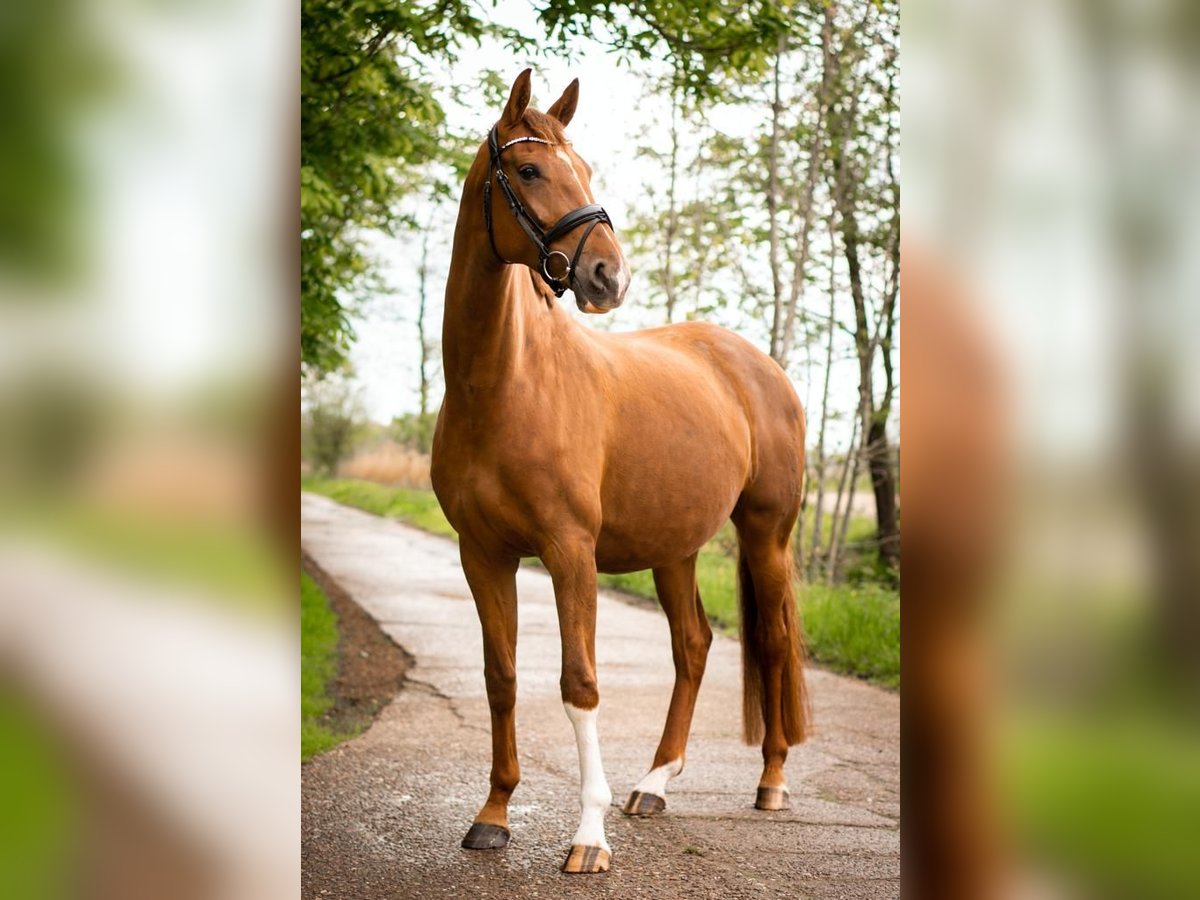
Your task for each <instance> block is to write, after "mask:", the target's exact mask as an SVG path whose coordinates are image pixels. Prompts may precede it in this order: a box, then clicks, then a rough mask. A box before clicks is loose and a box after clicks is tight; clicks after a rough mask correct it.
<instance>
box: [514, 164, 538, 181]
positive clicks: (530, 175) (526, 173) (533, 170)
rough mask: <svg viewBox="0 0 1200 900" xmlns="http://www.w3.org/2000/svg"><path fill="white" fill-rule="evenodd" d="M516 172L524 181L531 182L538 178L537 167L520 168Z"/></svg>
mask: <svg viewBox="0 0 1200 900" xmlns="http://www.w3.org/2000/svg"><path fill="white" fill-rule="evenodd" d="M517 172H518V173H519V174H520V176H521V177H522V178H524V179H525V180H526V181H533V179H535V178H537V177H538V170H537V166H521V168H520V169H518V170H517Z"/></svg>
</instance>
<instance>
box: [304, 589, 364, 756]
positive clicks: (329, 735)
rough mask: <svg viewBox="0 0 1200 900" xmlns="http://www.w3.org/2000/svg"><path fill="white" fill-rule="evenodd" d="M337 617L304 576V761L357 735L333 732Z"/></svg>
mask: <svg viewBox="0 0 1200 900" xmlns="http://www.w3.org/2000/svg"><path fill="white" fill-rule="evenodd" d="M337 647H338V624H337V616H336V615H334V612H333V610H332V609H331V608H330V606H329V600H328V599H327V598H326V597H325V595H324V594H323V593H322V592H321V589H320V588H319V587H317V583H316V582H315V581H313V580H312V579H311V578H309V577H308V575H307V574H305V573H303V572H301V573H300V759H301V761H304V760H307V759H309V758H311V757H313V756H315V755H316V754H318V753H323V752H324V751H326V750H329V749H330V748H332V747H336V746H337V745H338V744H340V743H341V742H342V741H344V740H346V739H347V738H351V737H353V736H354V734H353V733H345V732H341V731H336V730H334V729H331V728H330V727H329V726H328V725H327V724H326V723H325V714H326V713H328V712H329V710H330V709H332V708H333V699H332V698H331V697H330V696H329V685H330V683H331V682H332V681H333V680H334V679H335V678H337V669H338V652H337Z"/></svg>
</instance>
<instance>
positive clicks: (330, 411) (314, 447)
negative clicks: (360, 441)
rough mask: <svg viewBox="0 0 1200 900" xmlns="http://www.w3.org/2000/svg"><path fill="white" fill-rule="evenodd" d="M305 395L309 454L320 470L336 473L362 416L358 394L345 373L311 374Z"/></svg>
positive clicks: (309, 457)
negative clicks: (323, 375)
mask: <svg viewBox="0 0 1200 900" xmlns="http://www.w3.org/2000/svg"><path fill="white" fill-rule="evenodd" d="M305 395H306V396H305V401H306V405H307V409H306V411H305V417H304V418H305V426H306V428H305V431H306V434H305V444H306V450H307V454H306V455H307V456H308V459H309V461H310V462H311V463H312V466H313V468H314V469H315V470H316V471H317V472H318V473H320V474H322V475H329V476H333V475H336V474H337V468H338V463H340V462H341V461H342V460H343V459H345V457H346V454H347V453H348V452H349V451H350V445H351V443H352V442H353V439H354V435H355V432H356V431H357V430H358V428H359V426H360V425H361V423H362V420H363V414H362V409H361V407H360V406H359V402H358V398H357V396H356V395H355V392H354V390H353V389H352V388H351V387H350V384H349V383H348V380H347V378H346V377H344V376H331V377H322V378H317V377H315V376H310V377H309V378H308V379H306V383H305Z"/></svg>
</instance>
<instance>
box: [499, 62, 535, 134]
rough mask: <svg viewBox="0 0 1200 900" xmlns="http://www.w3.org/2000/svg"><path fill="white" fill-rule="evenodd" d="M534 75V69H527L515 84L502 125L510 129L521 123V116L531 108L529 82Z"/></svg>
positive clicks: (501, 118)
mask: <svg viewBox="0 0 1200 900" xmlns="http://www.w3.org/2000/svg"><path fill="white" fill-rule="evenodd" d="M532 75H533V69H526V70H525V71H524V72H522V73H521V74H520V75H518V76H517V80H516V81H514V82H513V86H512V93H511V94H509V95H508V104H507V105H506V106H505V107H504V115H502V116H501V117H500V121H501V123H503V124H504V125H506V126H508V127H510V128H511V127H512V126H513V125H516V124H517V123H518V122H520V121H521V116H523V115H525V109H526V108H527V107H528V106H529V100H530V98H531V96H532V94H531V92H530V90H529V80H530V78H531V76H532Z"/></svg>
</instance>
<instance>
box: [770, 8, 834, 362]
mask: <svg viewBox="0 0 1200 900" xmlns="http://www.w3.org/2000/svg"><path fill="white" fill-rule="evenodd" d="M835 9H836V5H835V4H834V3H830V4H829V5H828V6H827V7H826V8H825V21H824V23H823V24H822V26H821V58H822V60H823V65H822V69H821V85H820V87H819V88H818V90H817V121H816V122H815V123H814V124H813V133H812V140H811V141H809V147H808V175H807V177H806V178H805V180H804V193H803V195H802V196H801V198H800V205H799V207H798V208H797V209H798V211H799V213H800V218H801V224H800V233H799V235H798V240H797V242H796V257H795V259H794V261H793V265H792V287H791V293H790V294H789V296H788V302H787V318H786V319H785V321H784V323H783V335H782V336H781V338H780V347H779V358H780V361H781V362H782V363H783V364H784V365H786V361H787V358H788V356H789V355H790V354H791V351H792V342H793V340H794V338H795V331H796V310H797V308H798V307H799V305H800V297H801V295H802V294H803V293H804V283H805V277H806V273H807V271H808V252H809V235H810V233H811V231H812V221H813V195H814V193H815V192H816V187H817V178H818V176H819V175H820V172H821V164H822V162H823V161H824V152H823V150H824V144H825V134H824V128H825V121H826V111H827V109H828V107H829V103H830V100H831V98H832V96H833V85H834V80H835V78H836V75H837V61H836V59H835V58H834V55H833V16H834V11H835Z"/></svg>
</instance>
